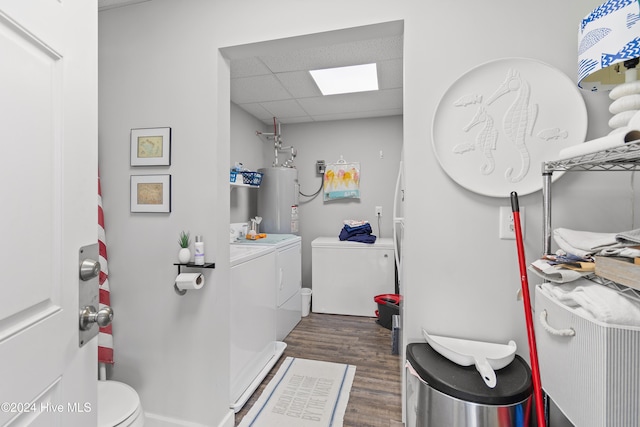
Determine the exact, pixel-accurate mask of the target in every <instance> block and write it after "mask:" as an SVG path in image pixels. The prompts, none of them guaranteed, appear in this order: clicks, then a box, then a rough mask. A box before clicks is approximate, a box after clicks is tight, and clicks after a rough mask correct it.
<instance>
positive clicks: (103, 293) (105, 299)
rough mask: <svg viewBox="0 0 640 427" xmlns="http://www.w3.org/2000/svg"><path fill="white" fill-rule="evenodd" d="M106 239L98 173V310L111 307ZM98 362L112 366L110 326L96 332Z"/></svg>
mask: <svg viewBox="0 0 640 427" xmlns="http://www.w3.org/2000/svg"><path fill="white" fill-rule="evenodd" d="M106 242H107V239H106V237H105V232H104V212H103V210H102V188H101V186H100V174H99V173H98V247H99V261H100V279H99V284H100V308H101V309H102V308H103V307H105V306H110V305H111V295H110V291H109V268H108V266H107V244H106ZM98 362H100V363H110V364H113V335H112V331H111V324H109V325H108V326H106V327H104V328H100V331H99V332H98Z"/></svg>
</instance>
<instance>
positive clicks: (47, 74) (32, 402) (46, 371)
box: [0, 0, 98, 427]
mask: <svg viewBox="0 0 640 427" xmlns="http://www.w3.org/2000/svg"><path fill="white" fill-rule="evenodd" d="M97 14H98V11H97V3H96V0H0V236H1V238H2V242H1V243H0V267H1V271H2V273H1V274H2V276H1V277H0V426H9V425H10V426H24V425H29V426H60V427H76V426H78V427H80V426H82V427H87V426H89V427H90V426H94V425H96V423H97V414H96V412H97V407H96V369H97V344H96V341H97V340H96V339H93V340H92V341H90V342H89V343H88V344H86V345H84V346H83V347H79V332H78V323H79V322H78V313H79V307H78V287H79V283H78V282H79V281H78V276H79V270H78V265H79V255H78V252H79V249H80V247H81V246H84V245H89V244H94V243H96V241H97V135H98V125H97V19H98V15H97Z"/></svg>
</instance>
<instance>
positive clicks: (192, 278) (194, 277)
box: [176, 273, 204, 291]
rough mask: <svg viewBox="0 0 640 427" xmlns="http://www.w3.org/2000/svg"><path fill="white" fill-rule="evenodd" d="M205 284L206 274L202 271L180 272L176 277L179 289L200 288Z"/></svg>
mask: <svg viewBox="0 0 640 427" xmlns="http://www.w3.org/2000/svg"><path fill="white" fill-rule="evenodd" d="M203 286H204V276H203V275H202V273H180V274H178V277H176V287H177V288H178V290H181V291H186V290H189V289H200V288H201V287H203Z"/></svg>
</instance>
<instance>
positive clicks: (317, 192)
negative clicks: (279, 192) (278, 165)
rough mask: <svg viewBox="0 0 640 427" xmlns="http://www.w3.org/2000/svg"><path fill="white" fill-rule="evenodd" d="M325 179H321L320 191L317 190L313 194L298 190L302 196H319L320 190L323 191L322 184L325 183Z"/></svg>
mask: <svg viewBox="0 0 640 427" xmlns="http://www.w3.org/2000/svg"><path fill="white" fill-rule="evenodd" d="M323 181H324V180H321V181H320V188H318V191H316V192H315V193H313V194H304V193H303V192H302V191H298V193H299V194H300V195H301V196H304V197H316V196H317V195H318V194H320V192H321V191H322V184H323Z"/></svg>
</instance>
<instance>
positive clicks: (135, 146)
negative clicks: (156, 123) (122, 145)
mask: <svg viewBox="0 0 640 427" xmlns="http://www.w3.org/2000/svg"><path fill="white" fill-rule="evenodd" d="M169 165H171V128H146V129H131V166H169Z"/></svg>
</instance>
